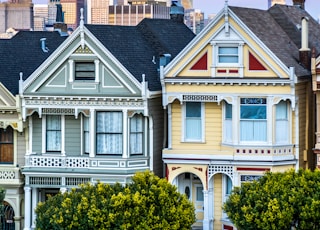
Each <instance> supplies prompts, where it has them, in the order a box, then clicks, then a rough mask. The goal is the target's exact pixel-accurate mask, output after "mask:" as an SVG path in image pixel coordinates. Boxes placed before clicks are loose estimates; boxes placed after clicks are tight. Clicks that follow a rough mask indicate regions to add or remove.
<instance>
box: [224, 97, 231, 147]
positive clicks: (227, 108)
mask: <svg viewBox="0 0 320 230" xmlns="http://www.w3.org/2000/svg"><path fill="white" fill-rule="evenodd" d="M223 127H224V141H225V142H232V105H231V104H229V103H227V102H225V103H224V126H223Z"/></svg>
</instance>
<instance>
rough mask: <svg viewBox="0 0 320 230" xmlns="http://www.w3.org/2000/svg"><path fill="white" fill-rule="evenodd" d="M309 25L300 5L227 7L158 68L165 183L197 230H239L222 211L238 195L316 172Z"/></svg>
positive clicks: (309, 21) (306, 15)
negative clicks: (271, 177) (190, 210)
mask: <svg viewBox="0 0 320 230" xmlns="http://www.w3.org/2000/svg"><path fill="white" fill-rule="evenodd" d="M301 19H302V20H301ZM297 24H299V25H301V30H297V29H296V25H297ZM262 25H263V26H262ZM308 25H309V27H310V28H312V29H310V28H309V31H310V32H309V33H308V29H307V28H308ZM313 26H314V22H313V21H312V19H310V20H309V18H308V14H307V12H305V11H304V10H303V9H302V8H299V7H296V6H283V5H275V6H273V7H271V8H270V9H269V10H268V11H263V10H256V9H248V8H239V7H231V6H228V5H227V4H226V5H225V7H224V9H222V10H221V11H220V13H219V14H217V16H216V17H215V19H214V20H212V21H211V22H210V24H209V25H208V26H207V27H206V28H205V29H204V30H203V31H202V32H201V33H199V34H198V35H197V36H196V37H195V38H194V39H193V40H192V41H191V42H190V43H189V44H188V45H187V46H186V47H185V49H183V50H182V51H181V53H180V54H179V55H178V56H177V57H176V58H175V59H174V60H173V61H171V62H170V63H169V64H168V65H167V66H166V67H165V68H163V69H162V71H161V72H162V74H161V83H162V87H163V106H164V108H165V109H166V111H167V116H168V118H167V127H168V144H167V147H166V148H164V149H163V161H164V163H165V164H166V176H167V178H168V180H169V181H170V182H171V183H173V184H175V185H177V187H178V189H179V191H180V192H182V193H185V194H186V195H187V196H188V197H189V199H190V200H192V201H193V202H194V204H195V212H196V217H197V223H195V227H197V226H198V227H199V228H201V229H202V228H203V229H206V230H207V229H235V227H234V226H233V224H232V223H231V222H230V221H229V219H228V217H227V215H226V213H224V212H223V210H222V206H223V203H224V202H225V201H226V199H227V198H228V196H229V194H230V193H231V190H232V188H233V187H234V186H241V183H244V182H250V181H252V180H256V179H258V178H260V177H261V176H262V175H263V174H264V173H265V172H267V171H272V172H282V171H285V170H287V169H290V168H295V169H298V168H314V165H315V162H314V156H313V153H312V148H313V140H314V122H313V121H314V114H313V112H312V107H313V103H314V97H313V94H312V91H311V72H310V58H309V59H308V57H310V56H309V55H310V49H309V45H315V43H316V40H315V39H314V36H309V38H308V34H311V30H313V29H314V27H313ZM291 30H294V31H295V33H292V31H291ZM315 31H316V32H317V33H318V30H317V29H315V30H313V32H312V34H311V35H313V33H315ZM297 36H298V37H297ZM318 37H319V36H318Z"/></svg>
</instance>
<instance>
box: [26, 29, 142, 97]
mask: <svg viewBox="0 0 320 230" xmlns="http://www.w3.org/2000/svg"><path fill="white" fill-rule="evenodd" d="M83 33H84V35H83V34H82V35H81V32H78V34H77V33H74V34H72V35H71V36H74V37H71V38H69V39H67V40H66V41H65V42H64V43H63V44H62V45H61V47H59V48H58V49H57V50H56V51H55V52H54V53H53V54H52V55H51V56H50V57H49V58H48V60H46V61H45V63H43V65H41V66H40V67H39V69H37V70H36V72H34V73H33V75H32V76H31V77H29V78H28V79H27V80H26V81H25V82H24V84H23V85H24V94H28V93H31V94H37V93H39V94H46V95H55V94H56V95H66V96H70V95H84V94H85V95H88V96H99V95H101V94H103V95H104V96H115V95H116V96H119V95H123V96H131V95H132V94H134V95H140V94H141V84H140V82H138V81H137V80H136V79H135V78H134V77H133V76H132V75H131V74H130V73H129V71H128V70H127V69H126V68H125V67H124V66H123V65H122V64H121V63H120V62H119V61H118V60H117V59H116V57H115V56H113V54H112V53H111V52H110V51H109V50H107V49H106V47H104V46H103V45H102V44H101V43H100V42H99V41H98V40H97V39H96V38H95V37H94V36H93V35H92V34H91V33H88V34H86V29H84V30H83ZM84 38H85V39H84Z"/></svg>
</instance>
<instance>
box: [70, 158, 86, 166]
mask: <svg viewBox="0 0 320 230" xmlns="http://www.w3.org/2000/svg"><path fill="white" fill-rule="evenodd" d="M66 167H68V168H88V167H89V159H84V158H67V159H66Z"/></svg>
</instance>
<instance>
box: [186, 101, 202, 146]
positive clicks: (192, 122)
mask: <svg viewBox="0 0 320 230" xmlns="http://www.w3.org/2000/svg"><path fill="white" fill-rule="evenodd" d="M202 113H203V112H202V106H201V103H199V102H187V103H186V104H185V140H187V141H201V140H202V131H203V130H202V129H203V128H202V120H203V119H202V116H203V115H202Z"/></svg>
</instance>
